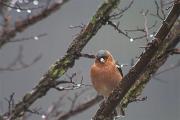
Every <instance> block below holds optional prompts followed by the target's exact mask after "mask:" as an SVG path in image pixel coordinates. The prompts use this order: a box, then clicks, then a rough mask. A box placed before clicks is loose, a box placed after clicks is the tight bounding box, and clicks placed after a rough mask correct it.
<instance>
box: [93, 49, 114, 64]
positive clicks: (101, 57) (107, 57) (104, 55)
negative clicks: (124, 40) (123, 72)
mask: <svg viewBox="0 0 180 120" xmlns="http://www.w3.org/2000/svg"><path fill="white" fill-rule="evenodd" d="M95 62H96V63H100V64H105V63H107V62H114V58H113V56H112V55H111V53H110V52H109V51H108V50H99V51H98V52H97V54H96V60H95Z"/></svg>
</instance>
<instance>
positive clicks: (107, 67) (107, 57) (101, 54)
mask: <svg viewBox="0 0 180 120" xmlns="http://www.w3.org/2000/svg"><path fill="white" fill-rule="evenodd" d="M90 77H91V82H92V85H93V87H94V88H95V90H96V91H97V93H99V94H101V95H102V96H103V97H104V98H105V99H107V97H108V96H109V95H110V94H111V93H112V91H113V89H114V88H115V87H116V86H117V85H118V83H119V82H120V81H121V80H122V78H123V72H122V70H121V67H120V66H119V65H118V64H117V62H116V61H115V59H114V58H113V56H112V54H111V53H110V52H109V51H108V50H99V51H98V52H97V54H96V56H95V61H94V63H93V64H92V65H91V68H90ZM116 112H117V114H120V115H122V116H124V115H125V113H124V110H123V109H122V107H121V106H119V105H118V106H117V107H116Z"/></svg>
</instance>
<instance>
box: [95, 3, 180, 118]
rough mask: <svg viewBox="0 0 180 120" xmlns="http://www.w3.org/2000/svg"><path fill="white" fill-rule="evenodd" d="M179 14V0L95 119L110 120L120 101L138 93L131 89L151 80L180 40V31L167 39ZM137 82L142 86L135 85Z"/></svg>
mask: <svg viewBox="0 0 180 120" xmlns="http://www.w3.org/2000/svg"><path fill="white" fill-rule="evenodd" d="M179 14H180V3H178V1H177V2H175V4H174V6H173V8H172V10H171V12H170V13H169V15H168V17H167V18H166V20H165V21H164V22H163V24H162V26H161V27H160V29H159V31H158V32H157V34H156V35H155V39H154V40H153V41H152V42H151V43H149V47H148V48H147V49H146V50H145V52H144V53H143V54H142V55H141V56H140V59H139V60H138V62H137V64H136V65H135V66H134V67H132V68H131V69H130V71H129V73H128V74H127V75H126V76H125V77H124V78H123V80H122V82H121V83H119V84H118V86H117V87H116V88H115V90H114V91H113V93H112V94H111V95H110V96H109V97H108V99H107V100H106V101H104V102H103V103H102V104H101V106H100V108H99V109H98V111H97V112H96V115H95V116H94V118H93V120H110V119H109V117H111V113H112V112H113V110H114V109H115V107H116V106H117V105H118V104H119V102H120V104H121V105H123V104H124V103H123V102H126V101H128V99H129V97H130V96H131V97H132V96H133V95H134V94H137V93H134V92H132V91H129V90H130V89H136V88H137V87H140V88H138V89H143V88H144V85H145V84H146V83H147V82H148V81H149V80H150V78H151V75H152V74H153V73H155V72H156V71H157V70H158V68H159V67H160V66H161V65H163V64H164V62H165V61H166V59H167V57H168V56H169V54H167V52H166V50H167V49H169V48H170V47H171V48H173V47H174V46H175V45H176V44H177V43H178V42H179V35H180V34H179V33H178V34H176V35H177V36H174V35H172V37H171V39H165V37H166V36H167V34H168V33H169V31H170V29H171V28H172V26H173V25H174V23H175V21H176V19H177V18H178V17H179ZM136 83H138V84H139V85H140V86H137V85H135V84H136ZM138 91H139V90H138ZM138 91H136V92H138ZM126 95H127V96H128V97H126ZM124 96H125V98H124ZM123 98H124V99H123Z"/></svg>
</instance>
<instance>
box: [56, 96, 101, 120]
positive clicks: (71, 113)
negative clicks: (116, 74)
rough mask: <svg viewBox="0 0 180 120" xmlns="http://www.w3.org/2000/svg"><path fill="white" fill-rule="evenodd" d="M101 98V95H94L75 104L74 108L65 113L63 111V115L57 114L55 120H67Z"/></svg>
mask: <svg viewBox="0 0 180 120" xmlns="http://www.w3.org/2000/svg"><path fill="white" fill-rule="evenodd" d="M102 99H103V97H102V96H98V95H97V96H96V97H94V98H93V99H91V100H89V101H87V102H85V103H83V104H81V105H79V106H77V107H76V108H75V109H73V110H70V111H69V112H67V113H64V114H63V115H61V116H59V118H58V119H57V120H67V119H69V118H70V117H73V116H75V115H77V114H79V113H81V112H82V111H85V110H87V109H88V108H90V107H92V106H93V105H95V104H97V103H98V102H100V101H101V100H102Z"/></svg>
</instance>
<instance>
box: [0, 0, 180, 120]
mask: <svg viewBox="0 0 180 120" xmlns="http://www.w3.org/2000/svg"><path fill="white" fill-rule="evenodd" d="M29 1H30V0H29ZM32 1H33V0H31V2H32ZM47 1H48V0H46V1H45V0H41V2H40V1H38V2H39V3H38V5H39V6H40V5H44V3H47ZM18 2H21V1H18ZM51 2H54V1H53V0H52V1H51ZM59 2H61V0H59ZM102 2H103V0H69V1H68V2H67V3H66V4H64V5H63V6H62V7H61V9H59V10H58V11H57V12H55V13H53V14H51V15H50V16H49V17H48V18H46V19H43V20H41V21H40V22H38V23H36V24H34V25H32V26H31V27H28V29H26V30H25V31H23V32H21V33H18V34H17V35H16V37H15V38H13V39H12V40H17V39H21V38H28V37H30V38H31V37H32V39H30V40H25V41H21V42H9V43H7V44H5V45H3V47H1V48H0V68H1V69H2V68H6V67H7V66H8V65H10V64H11V63H12V62H13V61H14V60H15V59H16V58H17V56H18V55H19V52H20V51H21V52H22V53H21V55H22V59H23V61H24V62H25V63H26V64H28V65H30V64H31V63H32V65H30V66H28V67H26V68H24V69H17V70H0V113H5V112H7V111H8V103H7V101H6V100H5V98H9V96H10V95H11V94H12V93H13V92H14V93H15V95H14V99H15V103H17V102H18V101H20V100H21V98H22V97H23V95H24V94H25V93H27V92H29V91H31V90H32V88H33V87H35V86H36V85H37V83H38V82H39V81H40V78H41V77H42V75H43V74H44V73H46V72H47V70H48V68H49V66H50V65H51V64H53V63H54V62H55V61H56V60H57V59H58V58H61V57H62V56H64V55H65V53H66V50H67V49H68V46H69V45H70V43H71V42H72V40H73V38H74V37H76V36H77V35H78V33H79V32H80V31H81V28H79V27H78V28H70V26H78V25H86V24H87V23H88V21H89V20H90V19H91V17H92V16H93V15H94V14H95V12H96V10H97V9H98V7H99V6H100V5H101V3H102ZM130 2H131V1H130V0H122V2H121V3H120V5H119V6H118V7H119V8H121V9H123V8H125V7H126V6H128V4H129V3H130ZM158 2H159V1H158ZM21 4H23V3H21ZM31 4H32V5H28V6H31V7H33V6H35V4H33V3H31ZM38 5H36V6H38ZM24 6H26V5H24ZM40 10H41V8H40V9H33V10H32V11H31V12H29V13H28V12H27V11H21V12H19V11H18V10H17V9H12V10H11V11H10V13H9V14H11V15H12V18H13V21H16V20H21V19H24V18H26V17H27V16H31V15H34V14H36V13H38V12H39V11H40ZM147 10H149V11H148V15H147V16H146V18H147V25H148V26H152V25H153V24H154V23H155V21H157V22H156V27H153V28H152V29H150V30H149V36H148V39H149V40H151V39H152V37H153V35H154V34H155V33H154V32H155V31H157V30H158V28H159V26H160V25H161V23H162V20H160V19H159V18H157V17H154V16H152V15H150V13H156V5H155V2H154V0H135V1H134V3H133V4H132V6H131V7H130V8H129V9H128V10H127V11H126V12H125V13H124V14H123V16H122V17H121V18H120V19H117V20H115V21H114V22H118V21H119V27H120V28H121V29H122V30H124V31H125V30H131V29H137V26H138V27H139V28H144V21H145V17H144V16H143V15H142V13H143V12H144V11H145V12H146V11H147ZM168 11H169V10H166V13H168ZM1 23H3V19H2V17H1ZM12 26H13V24H12ZM41 34H43V36H42V37H38V35H41ZM129 35H130V36H131V37H132V38H135V37H138V36H141V35H143V34H142V33H141V32H137V33H130V34H129ZM146 43H147V41H146V38H142V39H137V40H133V41H132V40H131V39H129V38H127V37H126V36H124V35H122V34H119V33H118V32H117V31H116V30H115V29H114V28H112V27H111V26H109V25H105V26H103V27H102V28H101V29H100V30H99V31H98V33H97V34H96V35H95V36H94V37H93V38H92V39H91V40H90V42H89V43H88V44H87V45H86V47H85V48H84V49H83V51H82V52H83V53H87V54H96V52H97V51H98V50H100V49H107V50H109V51H111V53H112V54H113V56H114V57H115V59H116V60H118V62H119V63H120V64H127V66H125V67H123V68H122V70H123V73H124V74H126V73H127V72H128V71H129V69H130V68H131V64H132V63H133V61H132V59H133V60H134V61H136V60H137V57H138V56H139V55H140V54H141V53H142V52H143V50H144V49H143V48H140V47H142V46H145V45H146ZM178 47H180V45H179V46H178ZM36 60H37V61H36ZM34 61H35V62H34ZM93 61H94V60H93V59H87V58H80V59H79V60H76V63H75V66H74V67H73V68H72V69H69V70H68V72H67V73H66V75H64V77H62V78H60V79H59V80H61V79H68V77H67V76H68V75H69V76H70V75H72V74H73V73H76V74H77V75H76V76H75V78H74V80H76V81H80V80H81V78H82V77H83V83H85V84H88V85H89V84H91V81H90V76H89V69H90V66H91V64H92V63H93ZM178 62H180V56H178V55H173V56H171V57H169V58H168V61H167V62H166V63H165V64H164V65H163V66H162V67H161V68H160V69H159V72H161V71H163V70H166V69H168V68H170V67H172V66H174V65H175V66H176V64H177V63H178ZM14 68H21V65H20V64H19V63H17V64H16V65H15V67H14ZM179 73H180V68H179V67H175V69H171V70H169V71H166V72H163V73H161V74H159V75H156V76H155V77H154V78H152V80H151V81H150V82H149V83H148V84H147V86H146V87H145V89H144V91H143V93H142V95H141V96H142V97H144V96H147V100H146V101H143V102H137V103H131V104H129V106H128V108H127V109H126V117H125V118H124V119H125V120H179V119H180V74H179ZM82 90H83V91H85V92H83V94H82V95H81V96H80V97H79V98H78V100H77V103H76V104H77V105H78V104H81V103H82V102H85V101H87V100H89V99H91V98H92V97H94V96H95V95H96V91H95V90H94V89H93V88H92V87H82V88H81V89H76V90H70V91H62V92H60V91H57V90H55V89H51V90H50V91H49V92H48V93H47V95H46V96H44V97H42V98H41V99H39V100H37V101H36V102H35V104H33V105H32V107H31V108H32V109H33V108H40V110H39V111H40V112H41V113H42V114H46V113H47V112H48V108H50V106H51V105H52V104H53V103H55V102H57V101H58V100H59V98H60V97H61V96H62V95H65V96H66V97H65V98H64V100H63V101H62V105H61V106H60V107H59V110H60V111H64V112H66V111H68V110H69V108H70V101H69V98H73V97H74V95H75V94H77V93H79V92H81V91H82ZM99 104H100V103H98V104H96V105H95V106H93V107H91V108H90V109H88V110H86V111H84V112H82V113H81V114H79V115H77V116H73V117H72V118H70V119H69V120H88V119H89V120H90V119H91V117H93V115H94V114H95V113H96V111H97V109H98V108H99ZM41 119H43V118H42V116H41V115H35V114H33V115H31V116H30V117H28V118H27V120H41ZM52 119H53V118H52Z"/></svg>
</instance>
